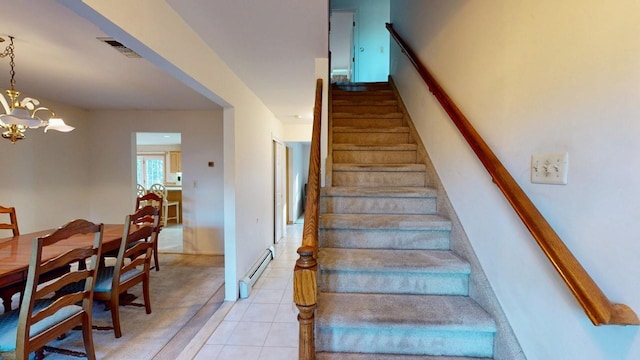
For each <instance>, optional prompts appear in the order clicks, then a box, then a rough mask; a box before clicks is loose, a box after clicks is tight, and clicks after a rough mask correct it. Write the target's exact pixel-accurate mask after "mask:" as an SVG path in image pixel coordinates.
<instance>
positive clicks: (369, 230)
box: [318, 213, 451, 250]
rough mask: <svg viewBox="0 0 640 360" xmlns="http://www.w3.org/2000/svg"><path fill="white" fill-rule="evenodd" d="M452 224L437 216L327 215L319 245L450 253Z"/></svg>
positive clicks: (320, 230) (323, 221)
mask: <svg viewBox="0 0 640 360" xmlns="http://www.w3.org/2000/svg"><path fill="white" fill-rule="evenodd" d="M450 232H451V221H449V220H447V219H445V218H443V217H440V216H438V215H389V214H381V215H377V214H376V215H372V214H325V213H322V214H321V215H320V218H319V233H320V236H319V240H318V241H319V246H320V247H321V248H322V247H332V248H366V249H385V248H387V249H425V250H429V249H431V250H448V249H449V234H450Z"/></svg>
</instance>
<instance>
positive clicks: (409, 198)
mask: <svg viewBox="0 0 640 360" xmlns="http://www.w3.org/2000/svg"><path fill="white" fill-rule="evenodd" d="M436 195H437V191H436V190H435V189H432V188H428V187H388V186H387V187H348V186H340V187H338V186H334V187H324V188H322V190H321V196H320V211H321V213H336V214H435V213H436V211H437V198H436Z"/></svg>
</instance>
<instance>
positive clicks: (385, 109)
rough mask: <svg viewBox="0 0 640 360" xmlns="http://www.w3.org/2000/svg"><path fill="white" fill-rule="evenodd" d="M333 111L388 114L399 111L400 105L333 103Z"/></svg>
mask: <svg viewBox="0 0 640 360" xmlns="http://www.w3.org/2000/svg"><path fill="white" fill-rule="evenodd" d="M331 111H333V112H339V113H352V114H387V113H392V112H397V111H398V105H374V106H372V105H333V106H332V108H331Z"/></svg>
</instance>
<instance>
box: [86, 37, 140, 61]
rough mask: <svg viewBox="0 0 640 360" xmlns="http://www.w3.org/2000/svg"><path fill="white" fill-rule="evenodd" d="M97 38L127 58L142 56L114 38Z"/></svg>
mask: <svg viewBox="0 0 640 360" xmlns="http://www.w3.org/2000/svg"><path fill="white" fill-rule="evenodd" d="M97 39H98V40H100V41H102V42H103V43H105V44H107V45H109V46H111V47H112V48H114V49H116V50H118V51H119V52H120V53H121V54H122V55H124V56H126V57H128V58H141V57H142V56H140V55H139V54H138V53H137V52H135V51H133V50H131V49H129V48H128V47H126V46H124V45H122V43H121V42H119V41H118V40H114V39H113V38H110V37H99V38H97Z"/></svg>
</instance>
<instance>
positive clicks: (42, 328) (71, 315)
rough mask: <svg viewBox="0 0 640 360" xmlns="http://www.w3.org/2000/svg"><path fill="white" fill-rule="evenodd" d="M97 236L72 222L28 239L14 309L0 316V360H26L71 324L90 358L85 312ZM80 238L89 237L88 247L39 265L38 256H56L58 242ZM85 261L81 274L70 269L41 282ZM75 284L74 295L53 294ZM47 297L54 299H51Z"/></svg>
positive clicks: (88, 226)
mask: <svg viewBox="0 0 640 360" xmlns="http://www.w3.org/2000/svg"><path fill="white" fill-rule="evenodd" d="M103 232H104V225H103V224H94V223H92V222H89V221H87V220H83V219H78V220H74V221H71V222H69V223H67V224H66V225H64V226H62V227H60V228H58V229H57V230H55V231H54V232H52V233H50V234H48V235H45V236H41V237H37V238H35V239H33V242H32V251H31V260H30V262H29V270H28V273H27V286H26V288H25V293H24V298H23V300H22V304H21V306H20V309H19V310H12V311H9V312H7V313H4V314H2V315H0V356H2V358H3V359H10V358H16V359H18V360H26V359H29V354H30V353H32V352H40V351H41V349H42V348H43V347H44V346H45V345H46V344H47V343H49V342H51V341H52V340H55V339H56V338H58V337H60V336H62V335H64V334H65V333H67V332H68V331H70V330H72V329H73V328H74V327H76V326H77V325H81V327H82V338H83V342H84V348H85V351H86V356H87V358H88V359H90V360H93V359H95V358H96V356H95V351H94V346H93V335H92V328H91V325H92V324H91V323H92V315H91V311H92V306H93V288H94V279H96V269H97V263H98V259H99V258H100V251H101V248H102V236H103ZM80 234H90V235H93V242H92V244H93V245H92V246H91V247H78V248H74V249H70V250H68V251H66V252H64V253H62V254H61V255H59V256H57V257H55V258H53V259H50V260H45V261H43V260H42V257H43V253H48V252H50V251H56V250H55V249H56V246H57V245H56V244H57V243H58V242H60V241H63V240H66V239H68V238H70V237H72V236H75V235H80ZM87 259H90V262H89V265H88V267H87V268H86V269H80V268H78V267H74V268H73V269H74V270H72V271H70V272H68V273H66V274H65V275H63V276H60V277H58V278H55V279H50V280H45V279H44V278H43V275H44V274H47V273H52V272H55V271H56V269H57V268H59V267H61V266H70V265H71V264H74V263H77V262H79V261H86V260H87ZM77 281H83V284H84V286H83V287H82V288H80V289H78V291H75V292H71V293H66V294H63V293H58V290H60V289H62V288H63V287H65V286H68V285H70V284H74V283H76V282H77ZM52 294H55V296H53V297H52Z"/></svg>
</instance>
